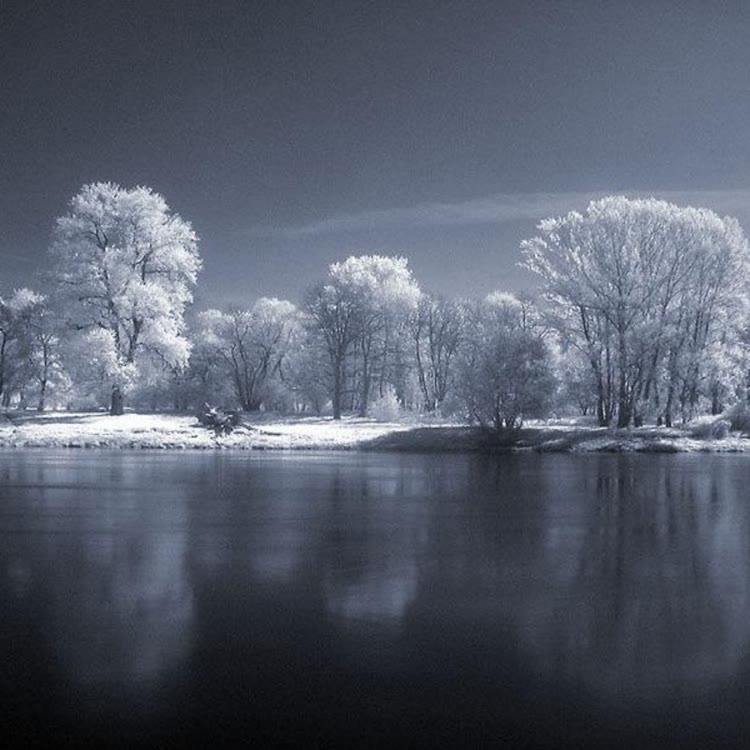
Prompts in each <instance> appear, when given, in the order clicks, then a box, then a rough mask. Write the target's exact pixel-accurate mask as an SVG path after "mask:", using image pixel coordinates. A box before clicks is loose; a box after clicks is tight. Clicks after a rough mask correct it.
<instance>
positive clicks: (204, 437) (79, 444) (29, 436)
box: [0, 411, 750, 453]
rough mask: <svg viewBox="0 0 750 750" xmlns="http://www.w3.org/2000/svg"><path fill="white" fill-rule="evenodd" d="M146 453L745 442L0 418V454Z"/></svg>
mask: <svg viewBox="0 0 750 750" xmlns="http://www.w3.org/2000/svg"><path fill="white" fill-rule="evenodd" d="M25 447H48V448H55V447H61V448H62V447H64V448H152V449H157V448H158V449H187V448H189V449H223V448H234V449H239V450H351V449H355V448H364V449H373V450H392V451H431V452H440V451H446V452H447V451H477V450H480V451H482V450H484V451H486V450H490V451H492V450H496V449H501V450H503V449H506V450H507V449H521V450H523V449H533V450H539V451H559V452H573V453H582V452H584V453H590V452H648V453H660V452H666V453H676V452H693V451H710V452H750V438H748V437H745V436H744V435H742V434H740V433H730V434H729V435H728V436H726V437H724V438H722V439H699V438H696V437H693V433H691V430H689V429H678V428H673V429H668V428H664V427H658V428H657V427H642V428H638V429H629V430H612V429H606V428H601V427H594V426H591V425H587V424H582V423H580V421H576V420H558V421H554V422H552V421H551V422H530V423H529V424H528V425H527V426H526V427H525V428H524V429H523V430H522V431H521V432H520V433H518V434H517V435H514V436H513V437H512V438H508V437H507V436H506V437H497V436H496V435H494V434H493V433H491V432H483V431H481V430H479V429H477V428H472V427H466V426H462V425H458V424H455V423H453V424H450V423H440V422H430V421H423V422H415V421H408V422H399V423H383V422H376V421H374V420H370V419H357V418H353V417H345V418H344V419H342V420H341V421H340V422H335V421H334V420H333V419H331V418H330V417H290V418H282V417H275V416H273V415H259V416H251V417H248V419H247V424H246V425H245V426H242V427H239V428H237V429H236V430H235V431H234V432H233V433H232V434H231V435H216V434H214V432H213V431H212V430H209V429H207V428H205V427H202V426H201V425H200V424H199V423H198V421H197V419H196V418H195V417H194V416H183V415H175V414H132V413H129V414H125V415H124V416H121V417H110V416H109V415H107V414H102V413H96V414H92V413H80V414H78V413H70V412H50V413H45V414H37V413H35V412H14V411H9V412H7V413H5V414H0V448H25Z"/></svg>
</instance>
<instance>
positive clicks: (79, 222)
mask: <svg viewBox="0 0 750 750" xmlns="http://www.w3.org/2000/svg"><path fill="white" fill-rule="evenodd" d="M52 255H53V260H54V268H55V270H54V279H55V282H56V286H57V291H58V294H59V296H60V298H61V299H62V300H63V301H64V307H65V311H66V319H67V322H68V323H69V325H70V326H71V328H72V329H73V330H75V331H77V332H79V333H80V335H81V336H82V337H83V340H84V343H85V344H88V345H89V349H90V350H91V352H92V362H93V363H94V364H95V365H96V366H97V368H98V369H99V374H100V376H101V377H103V378H106V379H107V380H108V381H109V383H110V384H111V406H110V411H111V413H112V414H122V413H123V406H124V403H123V401H124V395H125V392H126V390H127V387H128V386H129V385H131V384H133V383H134V382H136V381H137V379H138V374H139V365H140V363H141V360H142V359H143V358H149V357H155V358H158V359H161V360H162V361H164V362H168V363H170V364H172V365H173V366H175V365H185V364H186V363H187V360H188V356H189V353H190V343H189V341H188V339H187V337H186V336H185V335H184V320H183V316H184V311H185V308H186V306H187V305H188V303H190V302H191V301H192V292H191V288H192V287H193V286H194V285H195V283H196V278H197V275H198V271H199V270H200V267H201V260H200V256H199V254H198V238H197V236H196V234H195V232H194V231H193V229H192V227H191V226H190V224H189V223H188V222H187V221H185V220H183V219H182V218H181V217H180V216H179V215H178V214H176V213H174V212H173V211H171V210H170V208H169V206H168V205H167V203H166V201H165V200H164V198H163V197H162V196H161V195H159V194H158V193H155V192H154V191H153V190H151V189H150V188H148V187H136V188H132V189H126V188H122V187H120V186H119V185H116V184H114V183H111V182H99V183H94V184H90V185H85V186H84V187H83V188H82V189H81V190H80V192H79V193H78V194H77V195H75V196H74V197H73V198H72V199H71V201H70V207H69V212H68V213H67V214H66V215H64V216H62V217H60V218H59V219H58V220H57V225H56V228H55V239H54V243H53V246H52Z"/></svg>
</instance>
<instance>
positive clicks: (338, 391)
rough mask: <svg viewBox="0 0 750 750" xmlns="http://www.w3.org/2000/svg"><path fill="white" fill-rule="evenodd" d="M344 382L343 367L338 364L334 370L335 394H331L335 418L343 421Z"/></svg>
mask: <svg viewBox="0 0 750 750" xmlns="http://www.w3.org/2000/svg"><path fill="white" fill-rule="evenodd" d="M342 380H343V377H342V372H341V365H340V363H338V362H337V363H335V364H334V368H333V393H332V394H331V402H332V405H333V418H334V419H337V420H338V419H341V395H342V391H343V387H344V385H343V382H342Z"/></svg>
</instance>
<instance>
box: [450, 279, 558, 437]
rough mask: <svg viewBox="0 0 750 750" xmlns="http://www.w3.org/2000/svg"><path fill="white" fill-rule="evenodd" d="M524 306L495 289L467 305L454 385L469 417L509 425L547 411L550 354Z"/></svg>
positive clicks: (550, 387)
mask: <svg viewBox="0 0 750 750" xmlns="http://www.w3.org/2000/svg"><path fill="white" fill-rule="evenodd" d="M528 312H529V311H528V307H527V306H526V305H524V304H522V303H521V302H520V301H519V300H518V299H517V298H515V297H514V296H513V295H510V294H504V293H497V292H495V293H493V294H491V295H489V296H488V297H487V298H486V299H485V300H483V301H482V302H480V303H477V304H475V305H473V306H470V307H469V309H468V311H467V322H466V330H465V334H464V343H463V345H462V348H461V353H460V359H459V363H458V390H459V394H460V396H461V398H462V400H463V403H464V406H465V408H466V412H467V415H468V417H469V418H470V419H471V420H472V421H475V422H478V423H480V424H482V425H487V426H492V427H494V428H495V429H496V430H501V429H503V428H510V429H512V428H517V427H520V426H521V424H522V423H523V421H524V420H525V419H528V418H533V417H543V416H545V414H546V413H547V411H548V409H549V407H550V405H551V403H552V399H553V397H554V394H555V390H556V385H557V383H556V378H555V375H554V372H553V362H552V356H551V352H550V349H549V347H548V346H547V344H546V343H545V340H544V335H543V331H542V330H541V329H540V328H539V327H537V326H536V325H534V324H533V323H532V322H531V320H530V318H529V315H528Z"/></svg>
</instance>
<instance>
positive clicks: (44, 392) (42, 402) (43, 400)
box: [36, 381, 47, 411]
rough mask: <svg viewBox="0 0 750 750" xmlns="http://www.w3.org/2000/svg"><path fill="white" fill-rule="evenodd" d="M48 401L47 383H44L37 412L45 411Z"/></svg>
mask: <svg viewBox="0 0 750 750" xmlns="http://www.w3.org/2000/svg"><path fill="white" fill-rule="evenodd" d="M46 400H47V382H46V381H43V382H42V385H41V388H40V390H39V402H38V403H37V405H36V410H37V411H44V409H45V406H46Z"/></svg>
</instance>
